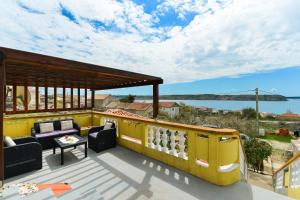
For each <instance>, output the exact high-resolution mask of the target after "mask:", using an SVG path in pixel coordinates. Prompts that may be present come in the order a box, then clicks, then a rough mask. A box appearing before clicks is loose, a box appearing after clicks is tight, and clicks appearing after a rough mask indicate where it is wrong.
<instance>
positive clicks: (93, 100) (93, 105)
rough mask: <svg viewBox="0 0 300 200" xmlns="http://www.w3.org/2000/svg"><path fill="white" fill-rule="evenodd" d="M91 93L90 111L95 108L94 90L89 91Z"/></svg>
mask: <svg viewBox="0 0 300 200" xmlns="http://www.w3.org/2000/svg"><path fill="white" fill-rule="evenodd" d="M91 92H92V109H94V107H95V90H91Z"/></svg>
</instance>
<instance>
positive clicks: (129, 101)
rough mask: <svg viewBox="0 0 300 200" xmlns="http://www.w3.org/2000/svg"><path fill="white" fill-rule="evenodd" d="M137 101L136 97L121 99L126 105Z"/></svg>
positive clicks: (130, 96) (129, 96)
mask: <svg viewBox="0 0 300 200" xmlns="http://www.w3.org/2000/svg"><path fill="white" fill-rule="evenodd" d="M134 100H135V96H134V95H131V94H130V95H128V96H127V97H124V98H122V99H120V101H121V102H124V103H133V102H134Z"/></svg>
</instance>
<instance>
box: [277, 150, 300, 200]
mask: <svg viewBox="0 0 300 200" xmlns="http://www.w3.org/2000/svg"><path fill="white" fill-rule="evenodd" d="M273 180H274V188H275V192H277V193H280V194H284V195H287V196H289V197H292V198H295V199H300V152H299V153H298V154H296V155H294V156H293V157H292V158H291V159H290V160H289V161H288V162H286V163H285V164H284V165H283V166H282V167H281V168H280V169H278V170H277V171H276V172H275V173H274V178H273Z"/></svg>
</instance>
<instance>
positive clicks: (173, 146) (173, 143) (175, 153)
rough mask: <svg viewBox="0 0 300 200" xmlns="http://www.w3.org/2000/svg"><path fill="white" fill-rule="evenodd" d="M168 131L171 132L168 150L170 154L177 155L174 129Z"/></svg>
mask: <svg viewBox="0 0 300 200" xmlns="http://www.w3.org/2000/svg"><path fill="white" fill-rule="evenodd" d="M170 132H171V136H170V140H171V143H170V146H171V151H170V154H171V155H173V156H176V157H177V156H178V154H177V150H176V136H175V131H170Z"/></svg>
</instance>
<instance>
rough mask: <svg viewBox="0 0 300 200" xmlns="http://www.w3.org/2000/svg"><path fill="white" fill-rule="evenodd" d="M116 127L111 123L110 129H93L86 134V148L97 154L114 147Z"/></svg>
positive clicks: (100, 127)
mask: <svg viewBox="0 0 300 200" xmlns="http://www.w3.org/2000/svg"><path fill="white" fill-rule="evenodd" d="M116 138H117V136H116V126H115V124H114V123H112V126H111V128H109V129H106V130H104V126H99V127H94V128H91V129H90V130H89V133H88V146H89V148H90V149H93V150H94V151H96V152H97V153H99V152H100V151H102V150H105V149H108V148H112V147H116V144H117V142H116Z"/></svg>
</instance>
